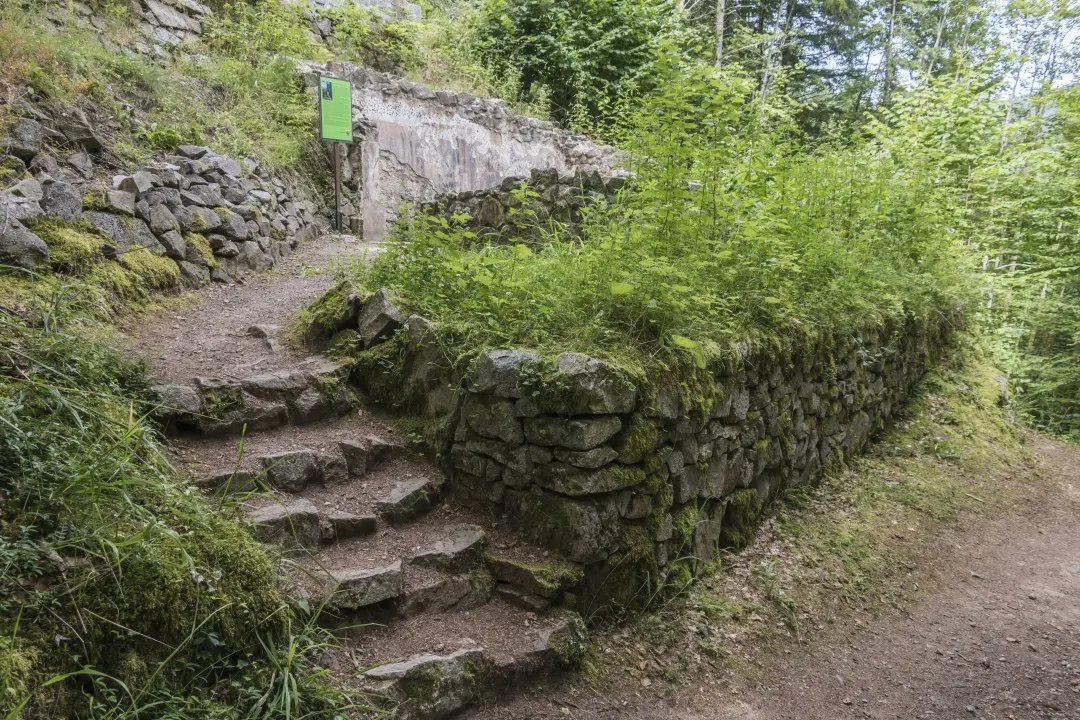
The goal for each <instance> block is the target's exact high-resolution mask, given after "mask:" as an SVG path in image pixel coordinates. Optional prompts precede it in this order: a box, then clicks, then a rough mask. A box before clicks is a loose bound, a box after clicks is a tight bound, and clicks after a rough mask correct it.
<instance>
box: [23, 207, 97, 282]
mask: <svg viewBox="0 0 1080 720" xmlns="http://www.w3.org/2000/svg"><path fill="white" fill-rule="evenodd" d="M31 229H32V230H33V231H34V232H35V233H36V234H37V236H38V237H40V238H41V239H42V240H43V241H44V242H45V244H46V245H48V246H49V261H50V263H51V264H52V266H53V268H55V269H56V270H60V271H63V272H68V273H73V274H81V273H84V272H87V271H89V270H90V269H91V268H92V267H93V266H95V265H97V264H99V263H101V262H103V261H104V259H105V258H104V256H103V255H102V254H101V251H102V249H103V248H104V247H105V246H106V245H108V244H109V242H110V241H109V239H108V238H106V237H104V236H103V235H100V234H99V233H98V232H97V231H96V230H94V229H93V228H92V227H91V226H89V225H87V224H85V223H82V222H74V223H70V222H67V221H65V220H57V219H48V220H38V221H36V222H34V223H32V225H31Z"/></svg>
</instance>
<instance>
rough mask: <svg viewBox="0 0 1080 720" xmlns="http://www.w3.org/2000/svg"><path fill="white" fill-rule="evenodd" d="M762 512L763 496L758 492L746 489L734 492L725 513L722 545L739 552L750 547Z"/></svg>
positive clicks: (721, 538) (721, 537)
mask: <svg viewBox="0 0 1080 720" xmlns="http://www.w3.org/2000/svg"><path fill="white" fill-rule="evenodd" d="M761 510H762V503H761V496H760V495H758V494H757V491H756V490H752V489H746V490H736V491H735V492H733V493H732V494H731V498H730V499H729V500H728V504H727V510H725V512H724V522H723V530H722V531H721V533H720V544H721V545H722V546H724V547H730V548H735V549H737V550H741V549H742V548H744V547H746V546H747V545H749V544H750V543H751V542H752V541H753V539H754V533H755V532H756V531H757V526H758V520H760V518H761Z"/></svg>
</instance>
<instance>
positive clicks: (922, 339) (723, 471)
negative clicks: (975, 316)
mask: <svg viewBox="0 0 1080 720" xmlns="http://www.w3.org/2000/svg"><path fill="white" fill-rule="evenodd" d="M954 325H955V319H953V320H948V319H942V320H939V321H937V322H933V323H921V322H911V323H909V324H908V325H907V326H906V327H903V328H901V329H900V330H899V331H897V332H893V333H886V332H879V333H872V334H869V335H864V336H863V337H862V338H861V339H856V340H851V341H850V342H848V343H847V344H846V345H845V346H843V347H839V348H832V349H830V350H829V351H827V352H825V351H821V352H810V351H807V352H806V353H804V354H802V355H801V356H797V357H795V358H794V359H788V360H785V361H781V360H777V359H774V358H771V357H769V356H766V355H762V356H754V357H748V358H745V360H744V361H743V362H742V363H740V364H739V366H738V367H737V368H735V369H729V370H725V371H721V372H718V373H717V374H716V375H715V376H714V377H713V381H714V383H715V387H714V389H713V390H714V391H713V392H711V393H708V397H698V398H696V399H690V400H688V399H687V398H686V395H687V394H688V393H686V392H680V388H677V387H673V388H671V389H669V390H665V389H664V388H663V386H662V385H661V387H660V389H656V383H641V382H635V381H634V379H632V378H627V377H624V376H622V375H621V374H620V373H619V372H618V371H617V370H616V369H614V368H612V367H610V366H608V365H607V364H605V363H602V362H599V361H597V360H593V359H590V358H585V357H582V356H575V355H571V354H567V355H563V356H561V357H559V358H558V359H556V360H555V361H550V360H544V359H542V358H540V357H537V356H535V355H532V354H529V353H525V352H519V351H499V352H491V353H486V354H484V355H483V356H481V357H480V359H479V361H478V363H477V364H476V367H475V370H474V371H473V372H471V374H469V375H467V376H466V377H465V378H463V379H462V381H461V382H460V386H461V391H460V392H461V395H460V398H461V400H460V404H459V407H458V410H457V412H455V413H453V414H452V415H451V416H448V417H447V418H445V419H444V423H443V425H444V426H443V429H442V432H443V437H444V438H446V446H445V449H444V453H443V460H444V463H445V465H446V468H447V471H448V474H449V477H450V484H451V486H452V487H453V488H454V490H455V492H456V493H457V494H458V495H459V496H460V497H462V498H464V499H466V500H467V501H471V502H478V503H481V504H486V505H489V506H491V507H492V508H493V509H494V510H496V511H497V512H499V513H501V514H505V515H506V516H507V517H508V519H509V522H510V524H511V525H512V526H513V527H514V528H515V529H516V531H517V532H518V533H519V534H521V535H522V536H523V537H524V538H525V539H527V540H528V541H530V542H533V543H537V544H539V545H542V546H544V547H546V548H548V549H550V550H552V551H554V552H556V553H558V554H559V555H560V556H562V557H564V558H566V559H567V560H569V561H571V562H573V563H577V564H579V565H580V566H582V568H583V569H584V579H583V582H582V585H581V587H580V588H579V590H580V595H581V600H582V602H583V603H585V604H587V605H588V606H589V607H588V609H589V610H595V609H597V608H599V607H603V606H610V605H632V604H643V603H644V602H647V601H648V599H649V598H650V597H652V596H653V595H654V593H655V592H656V591H657V589H658V588H660V587H662V586H663V585H664V584H665V583H666V582H669V581H670V580H671V579H673V578H674V579H678V578H680V577H682V576H684V575H685V573H686V570H687V569H689V571H690V572H692V573H696V572H699V571H700V570H701V568H703V567H704V566H705V565H707V564H708V563H709V562H711V561H712V560H713V559H714V557H715V556H716V553H717V552H718V550H719V549H720V548H722V547H731V548H739V547H742V546H744V545H745V544H746V543H748V542H749V541H750V540H752V538H753V533H754V530H755V528H756V525H757V521H758V519H759V517H760V514H761V511H762V509H763V508H764V507H765V505H766V504H767V503H768V502H769V501H770V500H771V499H772V498H774V497H775V496H776V494H777V493H778V492H780V491H781V490H783V489H784V488H788V487H796V486H801V485H806V484H808V483H812V482H814V481H815V480H817V479H818V478H819V477H820V475H821V473H822V471H823V470H824V469H825V468H827V467H828V466H829V465H830V464H832V463H836V462H838V461H841V460H842V459H843V458H845V457H849V456H851V455H853V454H856V453H858V452H859V451H860V450H861V449H862V448H863V447H864V446H865V445H866V443H867V442H868V440H869V439H870V437H871V436H872V435H873V434H874V433H875V432H876V431H878V430H880V429H882V428H883V427H884V426H885V424H886V423H887V422H888V421H889V419H890V418H891V417H893V415H894V414H895V412H896V411H897V409H898V408H900V407H901V406H902V405H903V404H904V402H905V400H906V399H907V398H908V397H909V395H910V393H911V391H912V388H913V386H914V385H915V383H916V382H917V381H918V380H919V379H920V378H921V377H922V375H923V373H924V371H925V370H926V368H927V366H928V364H929V363H931V362H932V361H933V359H934V358H935V356H936V355H937V354H938V352H939V351H940V350H942V349H943V348H944V347H945V346H946V345H947V344H948V342H949V338H950V335H951V332H952V327H953V326H954ZM646 385H648V386H650V387H652V389H651V390H648V391H646V390H644V389H643V388H644V387H646Z"/></svg>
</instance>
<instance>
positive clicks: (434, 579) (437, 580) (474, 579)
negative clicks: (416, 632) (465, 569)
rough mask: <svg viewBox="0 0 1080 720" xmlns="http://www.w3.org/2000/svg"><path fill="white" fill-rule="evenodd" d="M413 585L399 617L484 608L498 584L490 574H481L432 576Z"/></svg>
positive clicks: (481, 572)
mask: <svg viewBox="0 0 1080 720" xmlns="http://www.w3.org/2000/svg"><path fill="white" fill-rule="evenodd" d="M410 584H411V585H412V586H411V587H406V589H405V593H404V595H403V596H402V597H401V599H400V600H399V601H398V606H397V614H398V615H400V616H403V617H408V616H410V615H418V614H420V613H423V612H444V611H446V610H450V609H454V610H469V609H472V608H477V607H480V606H481V605H484V604H486V603H487V602H488V601H489V600H490V599H491V593H492V591H493V590H494V585H495V581H494V580H493V579H492V578H491V575H490V574H489V573H487V572H486V571H482V570H478V571H476V572H471V573H468V574H465V575H445V574H443V573H438V572H432V573H431V575H430V577H427V578H424V579H422V580H421V581H419V582H416V581H414V580H410Z"/></svg>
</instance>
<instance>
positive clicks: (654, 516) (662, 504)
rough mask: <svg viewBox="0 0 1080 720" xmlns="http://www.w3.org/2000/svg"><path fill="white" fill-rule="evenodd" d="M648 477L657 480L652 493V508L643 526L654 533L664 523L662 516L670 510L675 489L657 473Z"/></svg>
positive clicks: (664, 516) (665, 515)
mask: <svg viewBox="0 0 1080 720" xmlns="http://www.w3.org/2000/svg"><path fill="white" fill-rule="evenodd" d="M649 477H650V479H652V480H655V481H659V482H657V484H656V486H655V489H654V491H653V493H652V496H653V509H652V512H651V513H649V517H648V518H647V519H646V521H645V527H646V528H648V530H649V532H650V533H655V532H656V531H657V530H659V529H660V526H661V525H663V524H664V518H666V517H667V514H668V512H670V511H671V501H672V499H673V497H674V495H675V489H674V488H673V487H672V486H671V483H669V482H664V481H663V480H662V478H660V476H659V475H650V476H649Z"/></svg>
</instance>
